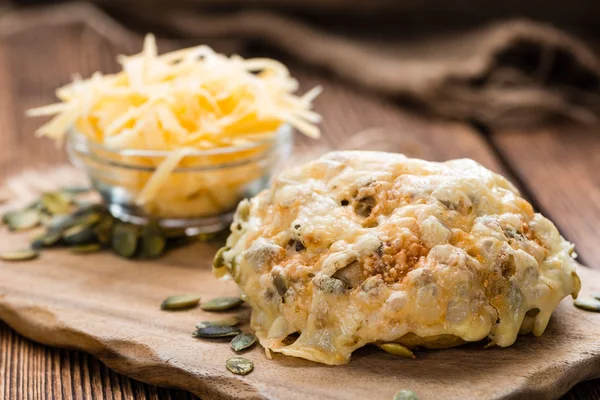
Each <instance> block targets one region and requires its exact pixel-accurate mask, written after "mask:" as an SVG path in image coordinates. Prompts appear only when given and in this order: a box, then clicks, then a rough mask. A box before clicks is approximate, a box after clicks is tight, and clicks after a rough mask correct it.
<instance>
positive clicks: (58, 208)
mask: <svg viewBox="0 0 600 400" xmlns="http://www.w3.org/2000/svg"><path fill="white" fill-rule="evenodd" d="M41 202H42V206H43V207H44V210H46V211H47V212H49V213H50V214H52V215H62V214H69V212H70V211H71V206H70V202H69V200H68V199H66V198H65V196H63V195H61V194H60V193H59V192H49V193H44V194H42V197H41Z"/></svg>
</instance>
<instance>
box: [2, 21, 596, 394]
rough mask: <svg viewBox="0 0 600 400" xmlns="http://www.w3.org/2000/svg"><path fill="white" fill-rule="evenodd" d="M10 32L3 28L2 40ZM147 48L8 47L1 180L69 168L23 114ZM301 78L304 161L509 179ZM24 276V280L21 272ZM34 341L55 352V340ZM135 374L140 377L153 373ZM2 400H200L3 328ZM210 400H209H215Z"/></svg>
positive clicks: (455, 135) (591, 385)
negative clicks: (344, 158) (362, 152)
mask: <svg viewBox="0 0 600 400" xmlns="http://www.w3.org/2000/svg"><path fill="white" fill-rule="evenodd" d="M83 20H85V18H84V19H83ZM2 27H3V25H2V23H1V22H0V31H2V29H1V28H2ZM113 36H114V35H113ZM140 43H141V42H140V41H139V38H135V37H120V40H119V42H118V43H115V42H114V40H113V41H110V40H106V39H105V38H104V37H103V36H100V35H99V34H98V33H97V30H94V29H90V27H89V25H87V24H84V23H64V24H61V25H55V26H52V27H45V26H43V25H42V26H38V27H35V26H32V27H28V28H27V29H24V30H17V32H16V33H14V34H11V35H10V36H8V37H4V38H3V39H1V40H0V129H1V132H0V176H7V175H9V174H12V173H15V172H17V171H19V170H21V169H22V168H24V167H29V166H48V165H53V164H55V163H58V162H62V161H64V160H65V156H64V153H62V152H60V151H56V150H55V149H54V148H53V146H51V145H49V143H48V142H45V141H40V140H37V139H35V138H34V137H33V135H32V132H33V130H34V128H35V127H37V126H38V124H39V122H40V121H36V120H28V119H25V118H24V116H23V112H24V110H25V109H27V108H28V107H31V106H36V105H40V104H45V103H48V102H51V101H53V90H54V89H55V88H56V87H57V86H59V85H61V84H64V83H66V82H68V81H69V80H70V79H71V75H72V74H73V73H77V72H78V73H81V74H82V75H84V76H86V75H89V74H90V73H92V72H93V71H95V70H97V69H101V70H104V71H114V69H115V68H116V64H115V61H114V57H115V55H116V54H118V53H120V52H134V51H137V49H138V46H139V45H140ZM294 73H295V74H296V75H298V76H299V77H300V79H301V85H302V86H303V87H304V88H308V87H310V86H312V85H314V84H317V83H320V84H324V85H325V86H326V89H327V90H326V92H325V93H324V95H323V96H322V97H321V98H320V99H319V100H318V102H317V107H318V110H319V111H320V112H322V113H323V115H324V117H325V122H324V126H323V127H324V132H325V138H324V140H323V141H321V142H320V143H318V145H316V146H315V143H312V142H309V141H308V140H305V139H302V140H300V141H299V143H298V144H297V147H298V149H301V150H303V151H304V153H305V154H307V151H308V149H310V150H311V154H314V155H317V154H318V153H321V152H324V151H327V150H329V149H333V148H359V147H367V148H370V149H378V150H388V151H400V152H404V153H406V154H407V155H411V156H416V157H423V158H427V159H430V160H443V159H448V158H456V157H471V158H475V159H477V160H478V161H480V162H481V163H483V164H484V165H486V166H488V167H490V168H492V169H494V170H496V171H499V172H503V171H502V167H501V166H500V165H501V164H500V163H499V162H498V160H497V159H496V158H495V157H494V155H493V154H492V152H490V150H489V148H488V144H487V143H486V141H485V140H483V139H482V138H481V137H479V136H478V135H477V134H475V133H474V132H473V131H471V130H470V129H469V128H467V127H465V126H464V125H461V124H455V123H445V122H440V121H425V120H424V119H423V118H422V117H417V116H412V115H410V114H407V113H406V112H403V111H401V110H399V109H398V108H397V107H395V106H394V105H392V104H390V103H388V102H386V101H383V100H380V99H378V98H374V97H371V96H369V95H365V94H362V93H359V92H355V91H352V90H349V89H347V88H346V87H344V86H343V85H341V84H340V83H338V82H336V81H335V80H333V79H331V78H325V77H323V76H320V75H316V74H315V73H314V72H310V71H306V70H305V69H303V68H295V69H294ZM571 201H574V202H575V204H577V203H576V201H577V199H575V198H572V199H571ZM575 207H576V206H575ZM110 260H112V258H110ZM107 263H108V264H111V263H112V261H107ZM51 271H52V270H49V272H51ZM47 272H48V271H47ZM17 275H18V276H20V275H21V271H19V273H18V274H17ZM2 279H4V275H2V274H1V273H0V282H3V281H2ZM25 287H27V285H25ZM182 329H183V328H182ZM188 331H189V328H188V327H186V328H185V332H186V339H189V338H188V336H187V332H188ZM36 338H37V339H38V340H40V341H41V342H46V343H48V340H52V335H42V336H41V337H36ZM193 351H197V349H195V348H194V350H193ZM105 356H106V354H105ZM367 356H368V352H367ZM114 357H115V355H114V354H109V356H107V358H106V362H107V363H108V364H109V365H111V360H113V359H114ZM135 372H136V373H140V374H141V373H144V372H145V371H139V370H136V371H135ZM133 375H135V374H133ZM165 384H169V385H172V384H174V383H173V382H166V383H165ZM599 388H600V384H599V383H598V381H592V382H585V383H582V384H580V385H578V386H576V387H575V389H573V390H572V391H571V392H570V393H569V395H568V397H567V398H572V399H585V398H590V399H591V398H598V397H599V396H600V389H599ZM0 398H7V399H13V398H16V399H21V398H36V399H50V398H57V399H61V398H64V399H80V398H86V399H88V398H89V399H102V400H103V399H154V398H166V399H169V398H173V399H175V398H181V399H183V398H193V397H192V396H191V395H189V394H186V393H183V392H177V391H173V390H166V389H157V388H156V387H152V386H148V385H145V384H142V383H139V382H137V381H134V380H131V379H128V378H125V377H123V376H120V375H118V374H115V373H114V372H112V371H110V370H109V369H107V368H106V367H105V366H104V365H103V364H102V363H100V362H98V361H97V360H96V359H95V358H93V357H90V356H88V355H85V354H83V353H80V352H76V351H68V350H57V349H51V348H49V347H45V346H42V345H39V344H36V343H33V342H31V341H29V340H27V339H24V338H23V337H21V336H19V335H17V334H15V333H14V331H12V330H11V329H10V328H8V327H7V326H6V325H4V324H0ZM206 399H209V400H210V397H206Z"/></svg>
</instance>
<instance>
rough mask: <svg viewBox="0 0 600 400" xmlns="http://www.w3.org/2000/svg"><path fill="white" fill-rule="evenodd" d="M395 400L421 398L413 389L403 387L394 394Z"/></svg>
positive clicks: (417, 399)
mask: <svg viewBox="0 0 600 400" xmlns="http://www.w3.org/2000/svg"><path fill="white" fill-rule="evenodd" d="M394 400H419V397H418V396H417V394H416V393H415V392H413V391H412V390H407V389H403V390H400V391H399V392H397V393H396V394H395V395H394Z"/></svg>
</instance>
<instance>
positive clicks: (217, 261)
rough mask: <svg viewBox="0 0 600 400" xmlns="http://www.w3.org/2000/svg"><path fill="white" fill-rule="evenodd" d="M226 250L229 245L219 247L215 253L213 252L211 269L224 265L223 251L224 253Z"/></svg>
mask: <svg viewBox="0 0 600 400" xmlns="http://www.w3.org/2000/svg"><path fill="white" fill-rule="evenodd" d="M227 250H229V247H227V246H225V247H221V248H220V249H219V250H217V253H216V254H215V258H213V269H217V268H221V267H223V266H224V265H225V259H224V258H223V253H225V252H226V251H227Z"/></svg>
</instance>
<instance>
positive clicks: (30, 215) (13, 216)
mask: <svg viewBox="0 0 600 400" xmlns="http://www.w3.org/2000/svg"><path fill="white" fill-rule="evenodd" d="M6 223H7V224H8V228H9V229H10V230H11V231H24V230H27V229H31V228H35V227H36V226H38V225H39V223H40V212H39V211H38V210H27V209H26V210H21V211H13V212H11V213H9V214H8V215H7V216H6Z"/></svg>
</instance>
